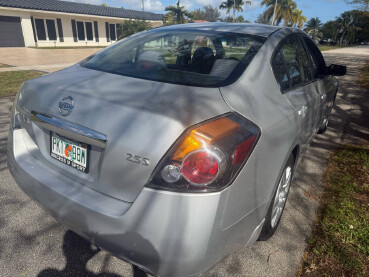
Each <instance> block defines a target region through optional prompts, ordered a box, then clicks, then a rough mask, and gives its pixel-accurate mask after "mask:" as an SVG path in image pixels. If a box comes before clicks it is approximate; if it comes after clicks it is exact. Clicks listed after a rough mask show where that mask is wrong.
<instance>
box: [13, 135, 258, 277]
mask: <svg viewBox="0 0 369 277" xmlns="http://www.w3.org/2000/svg"><path fill="white" fill-rule="evenodd" d="M22 132H24V131H23V130H22V129H20V130H10V134H9V141H8V165H9V169H10V171H11V173H12V174H13V176H14V179H15V180H16V182H17V183H18V185H19V186H20V188H21V189H22V190H23V191H24V192H25V193H26V194H27V195H28V196H29V197H31V198H32V199H33V200H34V201H36V202H37V203H38V204H39V205H40V206H41V207H42V208H44V209H45V210H46V211H48V212H49V213H50V214H52V215H53V217H55V218H56V219H57V220H58V221H59V222H61V223H62V224H64V225H66V226H67V227H68V228H70V229H71V230H73V231H75V232H76V233H78V234H80V235H81V236H82V237H84V238H85V239H87V240H89V241H91V242H92V243H94V244H96V245H98V246H99V247H101V248H103V249H106V250H108V251H109V252H111V253H113V254H114V255H116V256H118V257H120V258H121V259H123V260H126V261H128V262H130V263H133V264H136V265H138V266H139V267H141V268H143V269H145V270H147V271H149V272H150V273H152V274H155V275H160V276H191V275H197V274H199V273H201V272H203V271H204V270H206V269H208V268H210V267H211V266H213V265H214V264H215V263H216V262H217V261H218V260H220V259H222V258H223V257H224V256H226V255H228V254H229V253H231V252H233V251H235V250H237V249H241V248H243V247H244V246H245V244H246V242H247V241H249V242H250V240H252V242H253V241H254V240H256V238H257V230H256V231H255V222H256V221H255V218H254V217H255V216H254V215H253V213H250V214H249V215H248V216H246V217H245V218H244V219H243V220H242V221H240V224H241V223H242V222H247V221H249V222H250V223H251V224H244V223H242V225H240V224H235V225H234V226H232V228H228V229H227V230H221V221H222V216H223V210H224V206H225V202H226V199H227V193H228V191H227V190H225V191H222V192H219V193H211V194H183V193H172V192H166V191H157V190H152V189H148V188H144V189H143V190H142V191H141V193H140V194H139V196H138V197H137V199H136V200H135V202H134V203H128V202H124V201H121V200H118V199H115V198H112V197H109V196H107V195H104V194H101V193H99V192H97V191H95V190H92V189H90V188H88V187H86V186H84V185H82V184H79V183H77V182H75V181H73V180H72V179H70V178H67V177H65V176H62V175H61V174H59V173H58V172H56V171H54V170H53V169H50V168H49V167H48V166H47V165H46V164H43V163H42V162H40V161H39V160H37V159H36V158H35V157H33V156H32V150H31V149H27V146H26V144H25V143H24V139H23V133H22ZM259 229H260V228H259ZM255 232H256V234H255ZM250 238H251V239H250ZM249 239H250V240H249Z"/></svg>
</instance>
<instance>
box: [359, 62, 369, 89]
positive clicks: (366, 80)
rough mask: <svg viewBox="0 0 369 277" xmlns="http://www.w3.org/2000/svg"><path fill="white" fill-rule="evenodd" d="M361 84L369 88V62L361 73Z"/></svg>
mask: <svg viewBox="0 0 369 277" xmlns="http://www.w3.org/2000/svg"><path fill="white" fill-rule="evenodd" d="M359 84H360V85H362V86H363V87H364V88H368V89H369V62H367V63H366V64H365V66H364V68H363V69H362V71H361V73H360V76H359Z"/></svg>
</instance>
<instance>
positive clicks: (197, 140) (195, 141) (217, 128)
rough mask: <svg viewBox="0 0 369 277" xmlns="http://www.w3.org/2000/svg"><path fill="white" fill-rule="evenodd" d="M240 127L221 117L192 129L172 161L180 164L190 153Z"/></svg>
mask: <svg viewBox="0 0 369 277" xmlns="http://www.w3.org/2000/svg"><path fill="white" fill-rule="evenodd" d="M240 128H241V126H240V125H239V124H238V123H236V122H234V121H232V120H230V119H229V118H227V117H222V118H219V119H217V120H214V121H211V122H209V123H206V124H204V125H201V126H199V127H197V128H195V129H193V130H192V131H191V132H190V133H189V134H188V135H187V136H186V138H185V139H184V140H183V141H182V143H181V144H180V145H179V146H178V148H177V149H176V151H175V152H174V154H173V156H172V160H175V161H179V162H182V161H183V159H184V157H185V156H186V155H187V154H189V153H190V152H192V151H195V150H197V149H200V148H204V147H207V146H208V145H210V144H213V143H214V142H215V141H217V140H221V139H223V138H225V137H227V136H229V135H231V134H233V133H236V132H238V131H239V129H240Z"/></svg>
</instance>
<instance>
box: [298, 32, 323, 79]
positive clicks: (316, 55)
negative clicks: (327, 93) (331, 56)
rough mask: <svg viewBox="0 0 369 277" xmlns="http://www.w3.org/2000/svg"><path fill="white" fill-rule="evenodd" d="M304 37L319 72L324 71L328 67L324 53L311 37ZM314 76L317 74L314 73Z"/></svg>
mask: <svg viewBox="0 0 369 277" xmlns="http://www.w3.org/2000/svg"><path fill="white" fill-rule="evenodd" d="M303 39H304V42H305V44H306V46H307V48H308V50H309V52H310V55H311V57H312V61H313V63H314V64H313V66H315V65H316V67H317V74H319V73H320V72H324V70H325V68H326V64H325V61H324V58H323V55H322V53H321V52H320V50H319V48H318V47H317V46H316V45H315V43H314V42H313V41H312V40H311V39H310V38H308V37H306V36H304V38H303ZM313 77H316V75H313Z"/></svg>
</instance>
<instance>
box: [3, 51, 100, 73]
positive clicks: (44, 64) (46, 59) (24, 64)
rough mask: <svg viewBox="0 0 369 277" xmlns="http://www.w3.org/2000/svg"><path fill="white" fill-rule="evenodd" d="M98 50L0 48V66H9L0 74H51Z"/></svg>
mask: <svg viewBox="0 0 369 277" xmlns="http://www.w3.org/2000/svg"><path fill="white" fill-rule="evenodd" d="M99 50H101V48H76V49H42V48H25V47H22V48H17V47H9V48H0V64H6V65H10V66H11V67H6V68H0V72H1V71H13V70H29V69H33V70H40V71H45V72H53V71H56V70H59V69H62V68H65V67H68V66H71V65H73V64H75V63H77V62H79V61H81V60H83V59H84V58H86V57H88V56H90V55H92V54H94V53H95V52H97V51H99Z"/></svg>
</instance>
